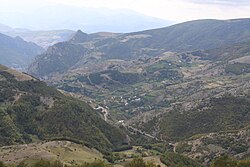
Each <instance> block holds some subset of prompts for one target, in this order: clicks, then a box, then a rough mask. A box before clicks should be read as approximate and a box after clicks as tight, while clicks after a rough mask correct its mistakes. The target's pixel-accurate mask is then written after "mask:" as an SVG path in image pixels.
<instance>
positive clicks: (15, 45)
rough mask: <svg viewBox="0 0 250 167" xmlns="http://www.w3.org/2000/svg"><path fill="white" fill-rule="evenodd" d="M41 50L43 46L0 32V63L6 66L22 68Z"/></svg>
mask: <svg viewBox="0 0 250 167" xmlns="http://www.w3.org/2000/svg"><path fill="white" fill-rule="evenodd" d="M43 51H44V50H43V48H41V47H39V46H37V45H36V44H34V43H31V42H26V41H24V40H23V39H22V38H20V37H15V38H12V37H9V36H6V35H4V34H0V57H1V59H0V63H1V64H4V65H6V66H8V67H11V68H18V69H24V68H26V67H27V66H28V64H29V63H30V62H32V61H33V59H34V58H35V56H36V55H37V54H41V53H42V52H43Z"/></svg>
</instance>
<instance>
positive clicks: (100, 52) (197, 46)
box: [30, 19, 250, 76]
mask: <svg viewBox="0 0 250 167" xmlns="http://www.w3.org/2000/svg"><path fill="white" fill-rule="evenodd" d="M249 27H250V19H236V20H225V21H219V20H198V21H191V22H186V23H182V24H177V25H173V26H170V27H166V28H160V29H154V30H148V31H141V32H134V33H128V34H115V33H95V34H86V33H83V32H82V31H80V30H79V31H77V32H76V34H75V36H74V37H73V38H72V39H71V40H70V41H67V42H63V43H58V44H56V45H54V46H52V47H50V48H49V49H48V50H47V52H46V53H44V54H43V55H40V56H38V58H37V60H36V61H35V62H34V63H33V64H32V65H31V67H30V72H31V73H32V74H34V75H36V76H45V75H49V74H51V73H53V72H59V73H62V72H66V71H67V70H68V69H73V68H77V67H81V65H84V66H87V65H88V64H90V65H91V62H95V63H96V62H102V61H103V60H107V59H121V60H131V59H137V58H140V57H147V56H148V57H153V56H157V55H160V54H163V53H164V52H168V51H170V52H171V51H172V52H183V51H192V50H202V49H203V50H204V49H206V50H208V49H213V48H219V47H223V46H232V45H235V44H239V43H248V42H249V41H250V31H249ZM70 48H71V49H70ZM71 51H73V52H74V53H72V54H74V55H69V53H70V54H71ZM54 53H55V54H57V55H60V57H59V56H55V54H54ZM45 57H46V59H45ZM69 57H71V58H72V59H71V60H69V61H68V58H69ZM55 63H56V64H57V65H56V66H55ZM45 66H46V67H47V68H41V67H45Z"/></svg>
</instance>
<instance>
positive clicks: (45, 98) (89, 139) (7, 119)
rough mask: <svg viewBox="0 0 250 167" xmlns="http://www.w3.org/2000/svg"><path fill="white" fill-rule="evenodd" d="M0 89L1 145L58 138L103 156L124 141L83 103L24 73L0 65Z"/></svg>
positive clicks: (116, 129) (118, 130) (117, 131)
mask: <svg viewBox="0 0 250 167" xmlns="http://www.w3.org/2000/svg"><path fill="white" fill-rule="evenodd" d="M0 89H1V91H0V93H1V95H0V97H1V99H0V133H1V137H0V145H1V146H4V145H11V144H20V143H30V142H34V141H43V140H60V139H61V140H70V141H74V142H77V143H79V144H84V145H86V146H88V147H93V148H96V149H98V150H100V151H101V152H103V153H107V152H110V151H111V150H112V149H114V148H118V147H119V146H121V145H122V143H123V140H124V139H125V134H124V133H123V132H122V131H121V130H120V129H118V128H116V127H114V126H112V125H110V124H108V123H107V122H105V121H104V120H103V119H102V118H101V117H100V115H99V114H98V113H97V112H96V111H94V110H93V109H92V108H91V107H90V106H89V105H88V104H86V103H85V102H83V101H79V100H76V99H74V98H72V97H69V96H65V95H63V94H62V93H61V92H59V91H58V90H56V89H55V88H52V87H49V86H47V85H46V84H45V83H44V82H41V81H38V80H36V79H35V78H32V77H29V76H27V75H26V74H23V73H19V72H16V71H14V70H10V69H8V68H6V67H4V66H0Z"/></svg>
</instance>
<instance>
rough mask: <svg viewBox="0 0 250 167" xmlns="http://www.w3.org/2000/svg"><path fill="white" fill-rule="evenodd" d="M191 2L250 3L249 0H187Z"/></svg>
mask: <svg viewBox="0 0 250 167" xmlns="http://www.w3.org/2000/svg"><path fill="white" fill-rule="evenodd" d="M188 1H190V2H193V3H198V4H206V5H222V6H224V5H227V6H231V5H234V6H235V5H236V6H245V5H250V1H249V0H188Z"/></svg>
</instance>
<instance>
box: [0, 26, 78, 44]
mask: <svg viewBox="0 0 250 167" xmlns="http://www.w3.org/2000/svg"><path fill="white" fill-rule="evenodd" d="M0 32H1V31H0ZM3 33H4V34H7V35H9V36H12V37H16V36H20V37H21V38H23V39H24V40H25V41H28V42H33V43H35V44H37V45H39V46H41V47H43V48H45V49H47V48H48V47H49V46H52V45H54V44H56V43H58V42H63V41H67V40H69V39H70V38H71V37H72V35H73V34H74V33H75V32H74V31H72V30H50V31H31V30H23V29H12V30H11V31H7V32H3Z"/></svg>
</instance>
